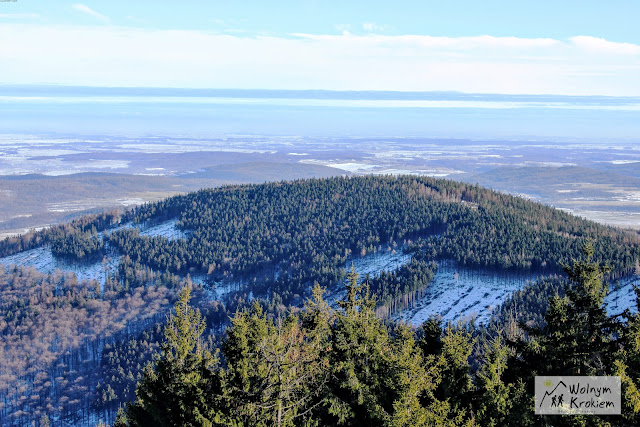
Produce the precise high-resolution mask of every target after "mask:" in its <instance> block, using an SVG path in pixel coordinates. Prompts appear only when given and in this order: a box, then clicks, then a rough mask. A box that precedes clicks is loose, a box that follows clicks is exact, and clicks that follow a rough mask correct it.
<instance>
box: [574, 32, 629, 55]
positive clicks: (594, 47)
mask: <svg viewBox="0 0 640 427" xmlns="http://www.w3.org/2000/svg"><path fill="white" fill-rule="evenodd" d="M570 40H571V42H573V44H574V45H576V46H577V47H579V48H581V49H585V50H591V51H596V52H601V53H611V54H617V55H638V54H640V46H639V45H637V44H633V43H618V42H611V41H609V40H606V39H603V38H600V37H591V36H575V37H571V39H570Z"/></svg>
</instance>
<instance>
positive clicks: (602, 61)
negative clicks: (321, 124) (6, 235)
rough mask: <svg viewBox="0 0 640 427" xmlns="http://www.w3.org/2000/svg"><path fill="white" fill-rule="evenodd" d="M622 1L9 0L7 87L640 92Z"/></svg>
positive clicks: (1, 9) (2, 56) (637, 47)
mask: <svg viewBox="0 0 640 427" xmlns="http://www.w3.org/2000/svg"><path fill="white" fill-rule="evenodd" d="M616 5H617V6H618V7H613V6H611V5H606V4H601V3H600V2H577V1H568V2H563V3H562V4H557V3H556V2H551V1H542V2H537V3H536V5H535V7H531V6H529V5H516V4H511V3H507V2H499V1H490V2H483V3H482V4H476V3H475V2H472V1H462V2H455V4H453V3H452V4H444V5H443V4H426V3H423V2H417V1H407V2H403V3H402V4H399V5H398V4H393V5H391V4H385V3H384V2H373V3H371V2H367V3H366V5H365V4H364V3H361V2H350V3H349V4H343V3H338V2H323V3H322V4H319V3H318V2H314V1H284V2H278V4H277V5H272V4H268V5H267V4H262V3H260V2H257V1H251V2H243V3H242V4H241V5H240V4H235V3H233V2H229V3H212V2H204V1H193V2H189V3H186V4H179V5H178V4H176V3H170V2H154V3H153V5H150V4H149V3H135V4H131V3H130V2H124V1H119V0H118V1H111V2H98V1H91V2H85V3H72V2H60V3H55V4H51V3H50V2H44V1H28V2H27V1H17V2H3V3H0V61H1V62H2V63H3V65H4V66H2V67H0V83H3V84H43V83H49V84H62V85H79V86H129V87H186V88H239V89H255V88H264V89H297V90H305V89H324V90H382V91H410V92H414V91H457V92H465V93H501V94H552V95H558V94H560V95H603V96H640V82H639V80H640V79H638V78H637V76H638V74H639V73H640V36H638V34H637V31H628V30H629V29H630V28H634V27H635V22H634V19H633V17H635V16H638V15H640V5H639V4H638V3H637V2H632V1H625V2H619V3H617V4H616ZM451 17H455V19H451Z"/></svg>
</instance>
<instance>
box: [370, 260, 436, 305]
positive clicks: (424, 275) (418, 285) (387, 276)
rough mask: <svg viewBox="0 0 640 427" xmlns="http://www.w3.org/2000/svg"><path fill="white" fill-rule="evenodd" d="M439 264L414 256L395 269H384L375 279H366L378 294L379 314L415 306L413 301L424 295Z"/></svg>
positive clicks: (373, 291)
mask: <svg viewBox="0 0 640 427" xmlns="http://www.w3.org/2000/svg"><path fill="white" fill-rule="evenodd" d="M437 269H438V265H437V264H436V263H435V262H433V261H432V262H427V261H425V260H419V259H418V258H417V257H415V256H414V257H412V258H411V261H410V262H409V263H408V264H404V265H403V266H401V267H400V268H398V269H397V270H395V271H391V272H386V271H382V272H380V274H379V275H378V276H376V277H374V278H373V279H369V280H367V279H365V280H366V281H367V282H368V284H369V289H370V291H371V293H372V294H374V295H375V296H376V299H377V302H378V306H379V307H381V308H382V309H378V310H376V314H378V315H379V316H387V315H389V314H393V313H395V312H397V311H401V310H403V309H405V308H410V307H412V306H413V302H414V301H415V300H418V299H419V298H420V297H421V296H422V292H421V291H424V290H425V289H426V288H427V287H428V286H429V283H431V280H433V276H434V275H435V272H436V270H437Z"/></svg>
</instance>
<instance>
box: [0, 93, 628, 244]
mask: <svg viewBox="0 0 640 427" xmlns="http://www.w3.org/2000/svg"><path fill="white" fill-rule="evenodd" d="M0 89H1V92H0V203H1V206H2V208H1V209H0V235H8V234H15V233H21V232H24V231H25V230H28V229H30V228H34V227H42V226H46V225H49V224H53V223H57V222H60V221H65V220H68V219H70V218H72V217H75V216H79V215H81V214H83V213H87V212H95V211H100V210H105V209H111V208H123V207H126V206H131V205H134V204H139V203H144V202H146V201H150V200H158V199H161V198H164V197H167V196H170V195H173V194H177V193H184V192H188V191H194V190H197V189H199V188H202V187H213V186H219V185H225V184H236V183H259V182H265V181H273V180H283V179H284V180H290V179H298V178H313V177H326V176H333V175H348V174H404V173H408V174H419V175H430V176H439V177H447V178H450V179H455V180H462V181H468V182H473V183H478V184H480V185H483V186H488V187H491V188H494V189H496V190H500V191H505V192H509V193H511V194H517V195H521V196H523V197H526V198H529V199H533V200H537V201H540V202H542V203H546V204H549V205H552V206H556V207H558V208H561V209H566V210H569V211H571V212H573V213H575V214H577V215H580V216H583V217H586V218H589V219H593V220H596V221H599V222H604V223H607V224H611V225H616V226H621V227H626V228H634V229H640V126H638V125H637V123H640V99H638V98H631V97H629V98H612V97H563V96H526V95H486V94H484V95H483V94H480V95H478V94H462V93H456V92H442V93H440V92H416V93H409V92H407V93H405V92H327V91H260V90H256V91H233V90H224V91H220V90H218V91H216V90H179V89H127V88H84V87H65V86H0Z"/></svg>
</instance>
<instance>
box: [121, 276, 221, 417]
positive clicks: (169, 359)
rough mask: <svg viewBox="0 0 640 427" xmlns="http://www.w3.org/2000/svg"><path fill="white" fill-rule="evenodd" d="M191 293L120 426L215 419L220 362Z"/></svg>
mask: <svg viewBox="0 0 640 427" xmlns="http://www.w3.org/2000/svg"><path fill="white" fill-rule="evenodd" d="M190 298H191V290H190V288H189V287H188V286H185V287H184V288H183V289H182V290H181V291H180V296H179V300H178V301H177V302H176V305H175V311H176V313H175V315H172V316H171V317H170V318H169V320H168V321H167V326H165V328H164V334H165V341H163V343H162V345H161V350H162V352H161V354H160V357H159V358H158V359H157V360H156V361H155V363H153V365H152V364H149V365H147V367H146V368H145V370H144V374H143V376H142V378H141V380H140V382H139V383H138V388H137V390H136V395H137V399H136V401H135V402H134V403H133V404H131V405H129V406H128V407H127V410H126V414H125V415H124V416H120V417H119V419H118V421H117V423H116V424H118V425H123V424H124V425H180V426H200V425H211V422H212V421H213V420H214V419H215V418H216V408H215V403H216V402H215V400H211V396H212V395H214V394H215V393H216V391H217V390H219V380H218V378H217V377H216V375H215V372H214V369H215V366H216V364H217V360H216V358H214V356H213V355H212V354H211V352H210V351H209V350H208V349H207V348H206V347H207V346H206V345H205V343H204V342H203V340H202V333H203V332H204V329H205V323H204V319H202V317H201V315H200V312H199V311H197V310H194V309H193V308H191V307H190V306H189V300H190Z"/></svg>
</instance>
